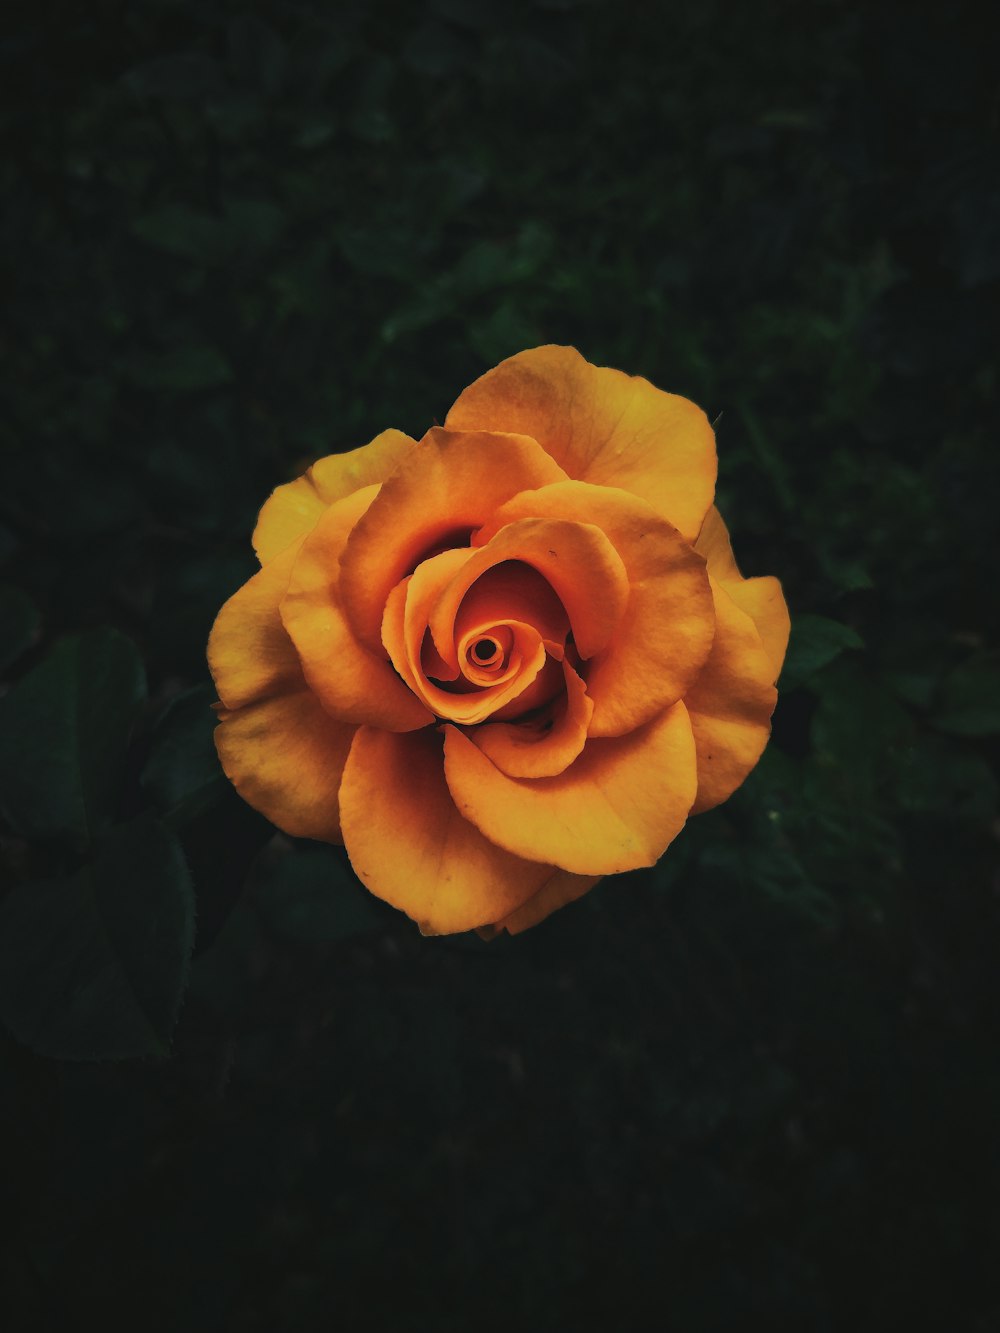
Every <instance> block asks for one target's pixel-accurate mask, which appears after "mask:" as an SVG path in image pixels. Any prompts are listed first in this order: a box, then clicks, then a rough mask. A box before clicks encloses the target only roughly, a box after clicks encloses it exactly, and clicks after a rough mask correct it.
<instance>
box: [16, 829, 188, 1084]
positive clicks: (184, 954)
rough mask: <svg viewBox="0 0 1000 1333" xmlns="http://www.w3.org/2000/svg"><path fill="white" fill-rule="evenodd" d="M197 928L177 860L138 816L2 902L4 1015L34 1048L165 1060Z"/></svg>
mask: <svg viewBox="0 0 1000 1333" xmlns="http://www.w3.org/2000/svg"><path fill="white" fill-rule="evenodd" d="M193 934H194V898H193V895H192V892H191V884H190V880H189V877H188V872H187V867H186V865H185V864H184V858H183V856H182V855H181V852H180V849H179V848H178V846H177V843H176V842H175V841H174V839H173V838H172V837H171V835H170V834H169V833H168V832H167V831H166V829H164V828H163V826H162V825H161V824H158V823H157V822H156V821H155V820H152V819H150V818H148V817H145V816H144V817H142V818H140V819H138V820H136V821H135V822H134V823H132V824H127V825H123V826H122V827H120V828H118V829H117V830H116V831H115V832H114V834H112V836H111V837H110V838H109V839H108V841H107V842H106V843H105V844H104V846H103V847H102V848H101V850H100V851H99V853H98V855H97V857H96V859H95V860H94V861H92V862H90V863H89V864H88V865H86V866H84V868H83V869H82V870H80V871H79V872H78V873H77V874H75V875H73V876H71V877H70V878H68V879H58V880H46V881H42V882H34V883H27V884H21V885H19V886H18V887H17V888H16V889H14V891H13V892H12V893H11V894H10V895H9V897H8V898H7V899H6V901H5V902H4V904H3V907H2V908H0V1016H2V1018H3V1021H4V1023H5V1024H6V1026H7V1027H8V1028H9V1029H10V1031H11V1032H12V1033H13V1035H14V1036H15V1037H16V1038H17V1039H18V1041H21V1042H23V1043H24V1044H25V1045H26V1046H29V1047H30V1048H31V1049H32V1050H34V1051H37V1052H38V1053H39V1054H40V1055H48V1056H54V1057H56V1058H58V1059H64V1060H121V1059H127V1058H129V1057H130V1056H157V1055H158V1056H162V1055H165V1054H166V1053H167V1048H168V1043H169V1040H170V1034H171V1032H172V1031H173V1027H174V1022H175V1020H176V1018H177V1011H178V1007H179V1005H180V998H181V992H182V990H183V986H184V982H185V979H186V976H187V970H188V960H189V958H190V954H191V943H192V939H193Z"/></svg>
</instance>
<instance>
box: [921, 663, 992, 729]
mask: <svg viewBox="0 0 1000 1333" xmlns="http://www.w3.org/2000/svg"><path fill="white" fill-rule="evenodd" d="M934 725H935V726H936V727H937V728H938V729H939V730H941V731H947V732H950V733H951V734H952V735H953V736H996V735H997V734H998V733H1000V653H983V654H981V655H980V656H977V657H973V658H971V659H970V660H969V661H968V662H964V663H963V664H962V665H961V666H960V667H956V669H955V670H954V671H953V672H952V673H951V674H950V675H949V677H948V679H947V680H946V681H945V683H944V698H943V706H942V708H941V711H940V713H938V714H937V715H936V716H935V718H934Z"/></svg>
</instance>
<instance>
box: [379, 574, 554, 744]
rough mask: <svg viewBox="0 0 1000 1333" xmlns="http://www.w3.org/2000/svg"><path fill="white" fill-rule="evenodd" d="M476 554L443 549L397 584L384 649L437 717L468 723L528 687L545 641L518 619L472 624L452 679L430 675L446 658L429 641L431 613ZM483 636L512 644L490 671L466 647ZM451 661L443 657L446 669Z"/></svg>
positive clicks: (541, 662)
mask: <svg viewBox="0 0 1000 1333" xmlns="http://www.w3.org/2000/svg"><path fill="white" fill-rule="evenodd" d="M473 554H474V553H473V552H471V551H469V550H458V551H443V552H441V554H439V555H436V556H432V557H431V559H430V560H425V561H424V562H423V563H422V564H421V565H419V566H418V567H417V569H416V570H415V571H414V572H413V574H411V575H410V576H409V577H408V578H405V579H403V580H402V582H400V583H398V584H397V585H396V587H395V588H393V590H392V592H391V593H390V594H389V599H388V601H387V602H386V607H385V614H384V616H383V620H382V639H383V643H384V644H385V648H386V651H387V652H388V653H389V657H390V659H391V661H392V664H393V666H394V667H395V668H396V670H397V671H398V672H399V674H400V676H402V678H403V680H404V681H405V682H406V683H407V685H409V687H410V689H411V690H412V691H413V693H414V694H415V695H416V696H417V697H418V698H419V699H420V700H421V701H422V702H423V704H424V706H425V707H426V708H428V709H430V711H431V712H432V713H434V714H435V715H436V716H437V717H443V718H449V719H451V720H453V721H456V722H460V723H462V724H464V725H466V726H472V725H474V724H476V723H479V722H482V721H483V720H484V719H485V718H487V717H489V716H490V714H491V713H492V712H494V711H495V709H497V708H499V707H501V706H502V705H503V704H505V703H508V702H509V701H510V700H511V699H513V698H515V697H516V696H517V695H518V694H520V693H521V692H522V691H523V690H525V689H526V688H527V687H528V686H529V685H530V684H531V683H532V681H533V680H534V679H535V677H536V676H537V675H538V673H539V672H540V671H541V669H542V667H543V666H544V665H545V660H546V652H545V645H544V643H543V641H542V638H541V635H540V634H539V632H538V630H537V629H536V628H535V627H534V626H533V625H530V624H528V623H526V622H524V621H520V620H515V619H508V620H506V621H505V622H503V623H502V624H495V623H494V622H493V621H492V619H490V620H487V622H486V623H485V624H483V623H482V622H479V623H476V624H474V625H473V626H471V627H470V629H469V631H468V633H467V634H466V635H465V636H463V638H462V639H460V641H459V645H458V649H459V650H460V651H455V650H453V657H454V658H455V659H457V662H458V666H459V670H456V671H455V673H454V675H453V676H451V678H450V679H449V677H448V676H447V675H445V676H440V677H437V678H434V677H433V676H431V675H429V674H428V671H427V667H428V665H433V664H434V659H435V657H437V659H438V660H439V661H441V660H442V659H441V657H440V655H439V654H437V652H436V649H434V648H433V644H431V643H430V635H429V634H428V619H429V616H430V614H431V611H432V608H433V607H434V605H435V603H436V602H437V600H438V599H439V598H440V596H441V595H442V588H447V587H449V586H450V583H451V581H452V579H451V576H452V575H454V573H455V572H456V571H461V569H462V567H463V565H464V564H465V563H466V562H467V561H468V560H469V559H470V558H471V557H472V556H473ZM501 635H502V639H503V644H500V636H501ZM484 638H490V639H491V640H492V641H493V642H494V643H496V644H497V645H498V647H501V648H503V647H505V646H506V645H507V644H508V643H509V647H506V651H505V652H504V654H503V659H502V662H501V663H500V664H499V666H498V667H495V668H494V669H492V670H482V669H480V668H477V667H475V666H473V665H472V664H471V663H470V660H469V655H468V651H467V650H468V649H469V648H470V647H471V645H472V644H473V643H475V642H477V641H481V640H483V639H484ZM429 645H430V646H429ZM447 666H448V664H447V662H443V661H442V667H443V669H445V670H447Z"/></svg>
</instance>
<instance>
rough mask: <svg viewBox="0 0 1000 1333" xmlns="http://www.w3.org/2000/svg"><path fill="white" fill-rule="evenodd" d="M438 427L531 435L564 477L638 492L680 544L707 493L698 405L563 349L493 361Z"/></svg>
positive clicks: (708, 432)
mask: <svg viewBox="0 0 1000 1333" xmlns="http://www.w3.org/2000/svg"><path fill="white" fill-rule="evenodd" d="M445 426H446V427H447V428H449V429H451V430H508V431H517V432H519V433H521V434H524V435H531V436H533V437H534V439H536V440H537V441H538V443H539V444H540V445H541V446H542V448H543V449H545V450H546V452H547V453H549V454H551V455H552V457H553V458H554V459H555V460H556V462H557V463H558V464H559V465H560V467H562V468H563V469H564V470H565V471H566V472H567V473H568V474H569V476H571V477H574V478H577V479H578V480H580V481H591V482H595V483H596V484H598V485H602V486H618V487H620V488H621V489H622V490H626V491H631V492H633V493H634V494H635V495H639V496H642V498H643V499H645V500H648V501H649V503H650V504H651V505H652V506H653V508H654V509H655V510H656V511H657V513H659V514H662V515H663V516H664V517H665V518H666V519H668V520H669V521H670V522H671V523H672V524H673V525H674V527H675V528H678V529H679V530H680V532H681V534H682V535H683V536H684V537H686V538H687V540H688V541H694V539H695V537H696V536H697V535H698V530H699V528H700V527H701V523H702V519H703V518H704V516H705V511H706V510H707V509H708V506H709V505H710V504H711V503H712V496H713V494H714V492H715V475H716V468H717V464H716V456H715V435H714V433H713V431H712V427H711V426H710V425H709V422H708V418H707V417H706V416H705V414H704V412H703V411H702V410H701V408H700V407H696V406H695V404H694V403H692V402H689V401H688V399H686V398H680V397H678V396H677V395H676V394H672V393H664V392H663V390H662V389H657V388H655V387H654V386H653V385H652V384H650V382H649V381H648V380H646V379H643V378H642V377H641V376H632V375H626V374H624V373H623V372H622V371H620V370H611V369H609V368H607V367H605V366H593V365H591V364H590V362H589V361H585V360H584V358H583V357H582V356H581V355H580V353H579V352H578V351H576V349H575V348H573V347H555V346H547V347H535V348H532V349H531V350H529V351H526V352H519V353H518V354H517V355H516V356H512V357H510V358H508V360H506V361H501V362H500V364H499V365H498V366H496V367H494V369H493V370H488V371H487V372H486V374H485V375H483V376H482V377H481V378H480V379H478V380H476V381H475V383H474V384H470V385H469V387H468V388H467V389H466V390H465V391H464V392H463V393H461V394H460V395H459V397H458V400H457V401H456V403H455V405H454V407H452V409H451V411H450V412H449V413H448V416H447V418H446V419H445Z"/></svg>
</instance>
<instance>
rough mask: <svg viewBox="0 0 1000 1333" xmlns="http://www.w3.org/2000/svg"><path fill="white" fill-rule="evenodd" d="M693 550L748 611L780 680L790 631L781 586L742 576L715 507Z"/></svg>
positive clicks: (774, 581) (773, 580)
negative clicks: (699, 554)
mask: <svg viewBox="0 0 1000 1333" xmlns="http://www.w3.org/2000/svg"><path fill="white" fill-rule="evenodd" d="M694 549H695V550H696V551H700V552H701V554H702V555H703V556H704V557H705V559H706V561H707V562H708V572H709V574H710V575H711V576H712V578H713V579H715V581H716V583H721V584H722V586H723V587H724V588H725V590H726V592H727V593H729V596H730V597H731V598H732V599H733V601H734V602H735V603H736V605H737V606H738V607H739V608H740V610H741V611H745V612H746V613H747V615H748V616H749V617H750V619H751V620H752V621H753V623H754V624H755V625H756V627H757V633H758V634H759V635H760V640H761V643H763V645H764V651H765V652H766V653H767V655H768V657H769V658H770V659H771V664H772V666H773V668H774V676H773V679H774V680H777V679H778V676H779V675H780V674H781V667H782V663H783V662H784V660H785V652H786V650H787V648H788V634H789V630H790V629H791V621H790V620H789V618H788V607H787V606H786V605H785V598H784V595H783V594H782V591H781V584H780V583H779V582H778V580H777V579H776V578H773V577H772V576H770V575H766V576H764V577H763V578H755V579H745V578H744V577H743V575H742V574H741V573H740V571H739V568H738V566H737V564H736V560H735V558H734V556H733V548H732V546H731V545H730V541H729V532H728V530H727V528H726V525H725V523H724V522H723V520H722V515H721V514H720V513H719V511H718V509H716V507H715V505H713V506H712V508H711V509H710V510H709V511H708V513H707V514H706V515H705V522H704V523H703V524H702V529H701V532H700V533H699V534H698V540H697V541H696V542H695V544H694Z"/></svg>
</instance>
